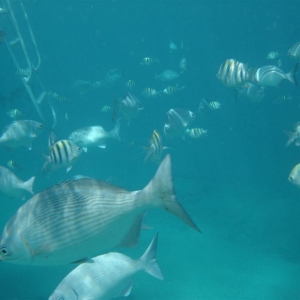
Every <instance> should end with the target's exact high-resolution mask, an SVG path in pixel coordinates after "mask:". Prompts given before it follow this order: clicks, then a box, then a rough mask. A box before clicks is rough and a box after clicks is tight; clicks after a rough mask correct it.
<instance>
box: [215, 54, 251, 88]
mask: <svg viewBox="0 0 300 300" xmlns="http://www.w3.org/2000/svg"><path fill="white" fill-rule="evenodd" d="M217 77H218V78H219V79H220V80H221V81H222V82H223V83H224V84H225V85H226V86H228V87H232V88H237V87H241V86H242V85H243V84H244V83H245V82H247V81H248V77H249V74H248V66H247V64H244V63H241V62H239V61H237V60H234V59H227V60H226V61H225V62H223V63H222V64H221V66H220V68H219V71H218V73H217Z"/></svg>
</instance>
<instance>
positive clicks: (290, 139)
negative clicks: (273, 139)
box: [283, 130, 297, 147]
mask: <svg viewBox="0 0 300 300" xmlns="http://www.w3.org/2000/svg"><path fill="white" fill-rule="evenodd" d="M283 132H284V133H285V134H286V135H287V136H288V140H287V142H286V144H285V147H287V146H289V145H290V144H291V143H292V142H294V140H295V139H296V137H297V134H296V133H295V132H290V131H287V130H283Z"/></svg>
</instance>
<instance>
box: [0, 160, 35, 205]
mask: <svg viewBox="0 0 300 300" xmlns="http://www.w3.org/2000/svg"><path fill="white" fill-rule="evenodd" d="M34 180H35V176H34V177H31V178H30V179H29V180H27V181H25V182H24V181H22V180H20V179H19V178H18V177H17V176H16V175H15V174H14V173H13V172H12V171H10V170H9V169H7V168H5V167H2V166H0V191H1V192H2V193H4V194H5V195H7V196H9V197H14V198H21V199H22V200H25V194H26V193H25V192H29V193H30V194H31V195H33V190H32V186H33V183H34Z"/></svg>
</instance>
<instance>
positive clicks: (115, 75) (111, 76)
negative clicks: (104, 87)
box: [105, 69, 122, 83]
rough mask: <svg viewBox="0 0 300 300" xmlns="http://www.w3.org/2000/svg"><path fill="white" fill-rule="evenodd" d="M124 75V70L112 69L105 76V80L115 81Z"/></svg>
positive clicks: (108, 81) (107, 81)
mask: <svg viewBox="0 0 300 300" xmlns="http://www.w3.org/2000/svg"><path fill="white" fill-rule="evenodd" d="M121 77H122V71H121V70H119V69H110V70H109V71H108V72H107V74H106V76H105V82H106V83H113V82H116V81H117V80H119V79H120V78H121Z"/></svg>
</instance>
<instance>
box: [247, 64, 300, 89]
mask: <svg viewBox="0 0 300 300" xmlns="http://www.w3.org/2000/svg"><path fill="white" fill-rule="evenodd" d="M298 65H299V63H297V64H296V65H295V66H294V68H293V69H292V70H291V71H290V72H289V73H284V72H283V71H282V70H281V69H280V68H278V67H276V66H264V67H261V68H259V69H257V70H253V71H251V72H250V77H251V80H252V81H253V83H255V84H257V85H260V86H273V87H279V86H280V85H281V84H282V83H283V82H284V81H285V80H288V81H290V82H291V83H293V84H294V85H298V83H297V78H296V73H297V70H298Z"/></svg>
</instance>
